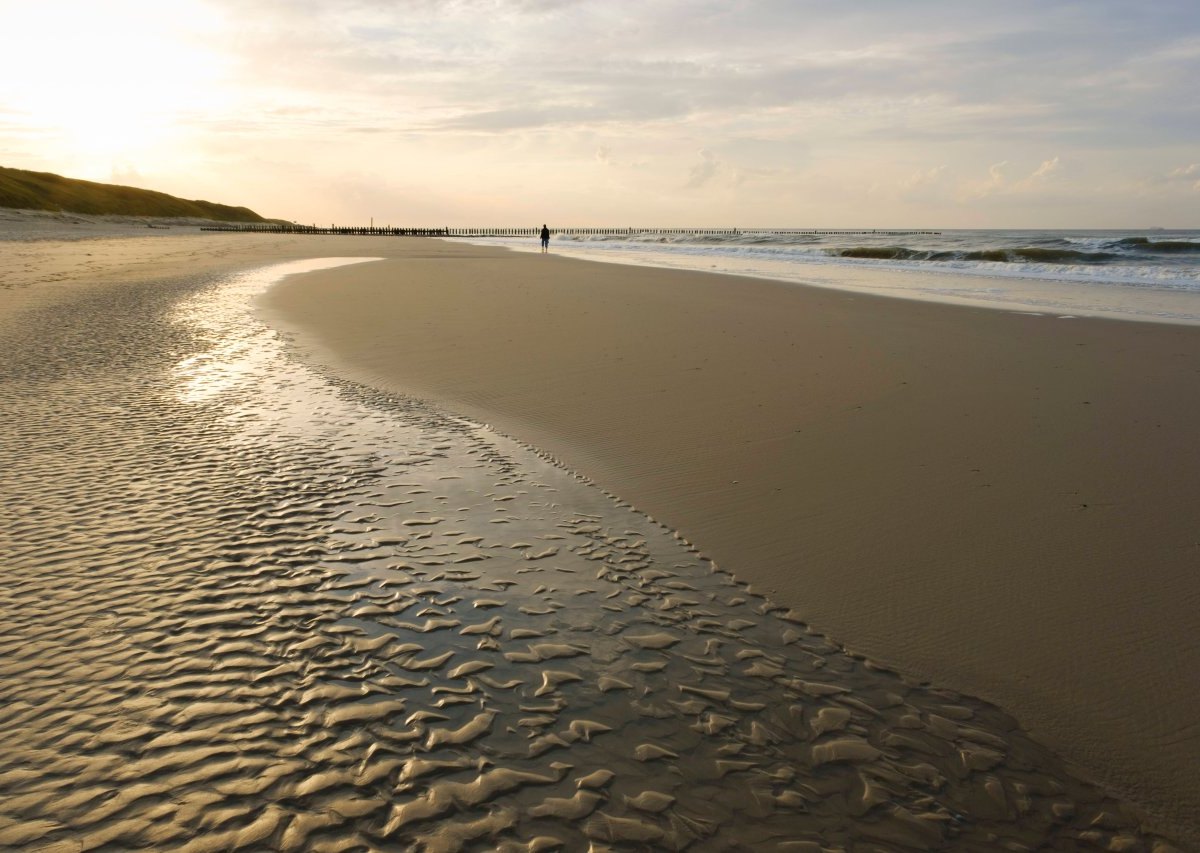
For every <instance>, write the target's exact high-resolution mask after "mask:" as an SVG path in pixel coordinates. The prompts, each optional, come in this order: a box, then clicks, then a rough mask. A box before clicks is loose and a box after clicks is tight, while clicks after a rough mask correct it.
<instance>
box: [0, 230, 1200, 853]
mask: <svg viewBox="0 0 1200 853" xmlns="http://www.w3.org/2000/svg"><path fill="white" fill-rule="evenodd" d="M305 258H357V259H361V258H374V259H378V260H370V261H364V262H361V263H355V264H352V265H348V266H339V267H337V268H334V269H327V270H320V271H314V272H305V273H301V274H296V275H293V276H291V277H289V278H287V279H285V280H284V281H283V282H282V283H279V284H274V285H270V282H269V281H268V280H266V279H263V280H262V281H258V280H257V279H253V278H251V279H244V278H243V279H238V278H236V276H237V275H239V274H242V273H246V272H248V271H251V270H255V269H261V268H263V267H265V266H267V265H271V264H278V263H282V262H287V261H296V260H301V259H305ZM288 269H289V270H293V271H299V270H300V269H302V268H301V267H289V268H288ZM0 282H3V284H2V286H0V346H2V347H3V349H2V351H3V353H4V355H5V358H6V360H7V361H8V363H10V364H12V365H14V372H13V373H12V375H11V376H10V378H9V379H8V380H7V384H6V385H5V387H4V389H3V393H2V394H0V403H3V406H4V408H5V409H6V414H5V417H4V422H5V423H8V424H10V426H9V427H7V429H8V430H9V431H10V433H11V434H10V435H9V436H8V437H7V438H6V442H5V443H6V445H7V446H8V447H10V448H17V447H18V446H19V447H20V448H21V452H20V453H17V452H15V451H14V452H11V453H9V454H7V455H8V457H9V458H7V459H6V460H5V469H4V470H5V471H6V480H5V481H6V487H5V490H6V495H5V497H6V504H7V506H8V507H9V510H8V513H9V515H8V517H7V518H6V527H7V529H8V530H9V539H8V542H7V543H6V550H7V551H8V552H9V553H8V554H7V555H6V561H7V562H9V563H10V564H11V565H13V566H15V567H16V571H18V572H19V575H18V577H19V582H14V583H13V584H12V585H11V588H10V590H9V591H8V592H7V593H6V597H5V599H4V602H3V606H4V614H3V615H4V618H5V620H6V623H7V624H8V625H10V626H12V634H11V637H10V638H9V639H7V640H6V641H5V644H4V646H3V648H2V649H0V675H2V676H3V683H4V685H5V686H4V692H5V697H4V698H5V699H6V708H7V710H6V712H5V713H4V716H3V717H2V718H0V726H3V731H4V732H5V735H6V741H7V742H8V743H9V744H10V746H9V747H8V748H6V751H5V752H6V754H5V755H4V756H3V758H4V761H3V764H2V765H0V845H12V846H25V847H29V848H30V849H42V848H44V849H64V850H65V849H74V848H77V847H78V846H79V844H81V843H82V844H83V845H84V846H85V847H89V848H91V847H104V846H105V845H110V846H111V845H117V846H121V845H137V844H142V845H145V844H150V845H152V846H169V847H173V848H174V847H179V848H181V849H213V847H212V845H214V844H215V845H217V846H218V847H222V848H223V849H233V848H236V847H253V846H254V845H255V844H258V845H266V846H270V847H273V848H276V847H277V848H281V849H302V848H303V849H344V848H345V845H347V844H361V845H367V846H370V845H372V844H378V843H381V840H385V841H390V842H392V843H396V842H398V841H403V842H405V843H408V844H410V845H412V846H419V847H422V848H424V849H431V850H435V849H447V850H450V849H476V848H478V847H480V846H494V847H501V848H504V849H514V850H516V849H522V850H538V849H553V848H554V847H555V846H556V845H557V846H560V847H565V848H566V849H576V848H577V847H578V846H579V845H583V844H588V843H591V844H598V845H599V844H617V845H621V844H624V845H642V846H646V845H650V846H658V847H666V848H672V849H682V848H683V847H685V846H689V845H691V846H692V847H693V848H694V849H728V848H729V846H730V844H731V843H733V842H734V840H736V842H737V843H740V844H743V845H750V846H751V847H753V849H793V850H817V849H821V848H824V849H830V850H836V849H855V850H858V849H880V850H882V849H895V848H897V847H901V848H909V849H980V850H985V849H995V847H996V846H997V845H1000V844H1005V843H1011V844H1015V845H1024V846H1025V847H1033V846H1037V845H1046V846H1049V847H1050V848H1052V849H1076V848H1075V847H1074V846H1072V845H1078V846H1081V847H1082V848H1084V849H1129V850H1136V849H1144V850H1157V851H1164V853H1165V851H1168V850H1170V849H1173V848H1172V847H1171V846H1170V845H1169V844H1167V843H1166V842H1165V841H1162V840H1161V839H1157V838H1155V837H1153V836H1152V835H1150V834H1148V833H1161V834H1162V835H1164V836H1166V837H1168V838H1171V839H1174V840H1175V842H1176V844H1177V845H1182V849H1188V848H1189V846H1196V845H1200V782H1198V781H1197V776H1196V773H1195V767H1196V766H1200V732H1198V731H1197V730H1196V728H1195V723H1194V711H1193V709H1194V708H1195V707H1196V703H1197V699H1200V682H1198V681H1197V679H1196V678H1195V675H1196V674H1197V673H1200V652H1198V651H1197V650H1196V649H1195V646H1194V644H1193V643H1192V642H1191V638H1192V637H1193V636H1194V635H1195V633H1196V631H1197V630H1198V629H1200V608H1198V607H1197V606H1196V605H1197V601H1198V597H1200V596H1198V592H1200V585H1198V582H1197V579H1196V576H1195V571H1194V569H1195V566H1196V565H1197V562H1198V561H1200V539H1198V538H1197V535H1196V530H1198V529H1200V478H1198V477H1197V476H1196V473H1197V472H1198V471H1200V464H1198V463H1200V449H1198V448H1197V446H1196V443H1195V440H1194V437H1195V428H1196V425H1197V424H1198V423H1200V395H1198V393H1197V387H1198V386H1197V379H1198V378H1200V376H1198V373H1200V329H1197V328H1193V327H1185V326H1167V325H1156V324H1148V323H1122V322H1111V321H1099V320H1096V321H1092V320H1069V321H1068V320H1056V319H1053V318H1050V317H1032V316H1023V315H1016V314H1010V313H1005V312H999V311H989V310H984V309H970V308H963V307H951V306H942V305H935V304H925V303H916V302H904V301H899V300H888V299H882V298H871V297H865V296H858V295H851V294H846V293H840V292H836V291H829V290H818V289H812V288H804V287H797V286H794V285H784V284H777V283H773V282H769V281H763V280H754V279H744V278H733V277H725V276H716V275H704V274H697V273H688V272H675V271H665V270H652V269H646V268H635V267H627V266H616V265H604V264H593V263H585V262H579V261H571V260H569V259H564V258H560V257H556V256H554V255H550V256H546V257H542V256H538V255H523V254H517V253H512V252H505V251H501V250H495V249H484V248H479V247H472V246H467V245H462V244H455V243H452V242H447V241H432V240H422V239H417V238H406V239H375V238H335V237H330V238H325V237H293V236H264V235H224V234H221V235H197V234H189V235H178V236H176V235H162V236H154V237H137V238H123V239H102V240H83V241H73V242H57V241H45V240H39V241H32V242H12V243H5V244H0ZM231 282H233V283H231ZM238 282H240V283H238ZM255 282H258V283H255ZM268 285H270V287H269V289H267V290H265V292H264V288H266V287H267V286H268ZM251 300H255V301H256V304H257V306H258V308H257V311H258V315H257V317H258V319H255V318H254V317H253V316H252V315H250V314H248V313H247V307H246V306H247V305H248V304H249V303H250V301H251ZM260 320H265V321H266V323H267V325H266V326H263V325H261V322H260ZM275 330H278V331H279V332H281V333H282V337H280V336H279V335H277V334H276V331H275ZM285 345H286V346H285ZM297 359H299V361H297ZM306 365H307V367H306ZM414 398H415V399H414ZM421 401H428V404H426V403H425V402H421ZM64 412H66V413H71V417H70V418H69V419H66V420H64V417H63V413H64ZM459 415H462V416H465V417H466V418H467V419H468V420H463V419H462V418H459V417H457V416H459ZM64 424H65V426H64ZM477 424H489V425H491V426H492V427H494V428H495V430H496V431H498V433H497V432H493V431H492V430H490V429H484V428H481V427H479V426H477ZM51 425H58V426H57V429H51V428H50V426H51ZM575 474H578V475H580V476H582V477H583V478H585V480H584V481H580V480H578V479H576V478H575V477H574V476H573V475H575ZM591 484H594V485H591ZM610 494H611V495H615V496H616V499H617V500H616V501H614V500H613V499H612V498H611V497H609V495H610ZM710 560H711V561H715V563H716V564H717V565H718V566H719V568H720V570H721V571H714V570H713V568H714V567H713V565H712V563H711V562H710ZM198 579H199V580H198ZM81 602H82V603H81ZM35 613H36V614H37V618H36V619H35V618H32V614H35ZM47 614H49V616H50V617H52V618H49V619H47V618H46V617H47ZM808 629H812V630H811V631H810V630H808ZM813 631H815V632H816V633H813ZM826 638H828V639H826ZM843 649H844V650H843ZM847 652H849V653H847ZM888 669H891V670H894V671H895V672H896V673H898V676H896V675H892V674H890V673H889V672H888V671H887V670H888ZM1009 715H1011V716H1009ZM1027 735H1028V736H1027ZM1091 783H1096V784H1098V785H1099V786H1100V789H1099V790H1097V789H1095V788H1093V787H1091ZM114 792H119V793H114ZM1109 796H1111V797H1115V798H1116V800H1113V799H1109ZM1118 801H1119V802H1118ZM1139 823H1140V824H1141V826H1140V827H1139V826H1138V824H1139ZM727 833H733V835H729V834H727ZM497 839H500V841H497ZM501 842H503V843H501ZM206 845H207V846H206ZM472 845H475V846H474V847H472ZM505 845H510V846H508V847H505Z"/></svg>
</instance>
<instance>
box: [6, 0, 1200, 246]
mask: <svg viewBox="0 0 1200 853" xmlns="http://www.w3.org/2000/svg"><path fill="white" fill-rule="evenodd" d="M0 11H2V12H3V14H4V17H5V20H6V22H7V23H8V25H9V26H8V29H9V32H10V43H9V44H8V45H6V50H5V51H4V53H3V55H0V72H2V73H0V164H3V165H6V166H12V167H16V168H21V169H32V170H37V171H49V172H55V173H57V174H62V175H66V176H69V177H75V178H84V179H87V180H93V181H101V182H105V183H119V184H125V185H131V186H139V187H145V188H148V189H154V190H159V191H162V192H167V193H170V194H172V195H177V196H181V197H184V198H203V199H208V200H210V201H216V202H220V203H223V204H235V205H246V206H248V207H251V208H253V209H254V210H256V211H257V212H259V213H260V214H262V215H264V216H267V217H272V218H284V219H292V220H296V221H299V222H302V223H309V222H314V223H316V224H318V225H321V224H329V223H330V222H337V223H338V224H347V225H349V224H366V223H367V222H368V221H369V220H370V219H372V218H373V219H374V221H375V223H376V224H379V225H386V224H391V225H409V226H434V225H438V226H449V227H458V226H469V225H519V224H522V223H526V222H529V223H541V222H543V221H547V222H551V223H552V224H556V225H561V226H564V227H565V226H575V227H586V226H590V225H606V226H614V225H631V226H645V227H655V226H658V227H670V226H679V227H683V226H688V225H693V226H695V227H699V226H702V225H703V226H710V227H734V226H737V227H767V226H774V227H788V226H791V227H813V228H837V227H845V228H880V229H883V228H910V229H971V228H985V229H995V228H1012V229H1020V228H1087V229H1104V228H1151V227H1163V228H1196V227H1200V105H1198V103H1197V99H1196V98H1195V95H1194V82H1192V83H1189V81H1194V80H1195V79H1197V78H1198V77H1200V8H1198V7H1196V6H1195V4H1194V3H1192V2H1184V0H1164V2H1156V3H1154V4H1153V5H1152V6H1147V5H1146V4H1144V3H1133V2H1119V0H1093V2H1059V0H1053V1H1052V2H1043V3H1036V2H1029V0H1019V2H1014V3H1009V4H1005V5H1004V6H1003V7H997V6H995V5H993V4H985V3H979V2H968V3H962V2H959V3H952V2H948V0H912V2H909V3H906V4H903V9H901V8H899V4H890V3H884V2H881V0H871V1H870V2H860V3H857V4H853V5H852V6H828V5H820V4H815V3H805V2H782V0H781V1H780V2H658V3H651V4H635V3H632V2H624V0H617V2H606V3H600V2H594V1H593V0H547V1H546V2H534V1H533V0H509V1H508V2H505V0H459V2H441V3H438V2H432V0H412V2H400V3H397V2H382V0H360V2H342V3H316V2H284V0H263V2H259V3H256V4H254V6H253V7H250V6H247V5H245V4H239V3H235V2H233V0H179V2H173V3H171V4H163V3H151V2H146V0H114V2H110V3H105V4H93V3H87V2H81V0H48V2H45V3H41V4H36V5H35V4H26V3H18V2H16V0H0Z"/></svg>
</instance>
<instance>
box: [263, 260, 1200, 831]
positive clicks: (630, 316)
mask: <svg viewBox="0 0 1200 853" xmlns="http://www.w3.org/2000/svg"><path fill="white" fill-rule="evenodd" d="M270 305H271V307H272V309H273V310H274V311H275V312H276V316H277V317H280V318H284V319H285V320H286V322H287V323H288V324H294V325H296V326H298V327H301V328H303V329H304V330H305V331H306V332H307V333H308V334H307V335H306V336H304V337H303V338H302V340H303V341H304V342H305V344H308V343H309V342H313V345H314V346H316V345H317V344H318V342H319V346H320V347H321V353H320V355H319V356H318V358H320V359H330V358H336V359H337V361H338V362H339V363H340V365H341V366H342V369H344V370H345V371H346V372H347V375H351V376H354V377H356V378H358V379H362V380H364V381H366V382H369V383H371V384H373V385H377V386H379V387H383V388H390V389H394V390H397V391H402V392H404V393H411V394H415V395H417V396H420V397H425V398H429V399H432V400H436V401H438V402H440V403H442V404H444V405H445V406H447V407H448V408H450V409H452V410H454V411H460V412H463V413H465V414H468V415H470V416H472V417H474V418H478V419H481V420H484V421H486V422H489V423H492V424H494V425H496V426H497V427H498V428H499V429H500V430H502V431H504V432H506V433H509V434H512V435H515V436H518V437H520V438H522V439H524V440H526V441H529V442H531V443H532V444H534V445H535V446H538V447H540V448H543V449H545V450H547V451H548V452H550V453H552V454H553V455H554V456H555V457H557V458H559V459H561V460H562V461H563V462H565V464H566V465H568V466H569V467H570V468H572V469H574V470H576V471H579V472H582V473H584V474H586V475H587V476H589V477H592V478H593V479H595V480H596V481H597V482H599V483H602V484H604V485H605V486H607V487H608V488H610V489H611V490H612V491H614V492H615V493H616V494H618V495H620V496H621V497H623V498H625V499H627V500H629V501H631V502H632V503H633V504H634V505H635V506H636V507H638V508H639V509H641V510H643V511H645V512H647V513H649V514H650V515H652V516H653V517H655V518H657V519H658V520H660V521H662V522H663V523H664V524H666V525H668V526H669V527H672V528H676V529H679V530H681V531H682V532H683V533H684V534H685V535H686V536H687V537H689V538H690V539H691V540H692V541H695V542H697V543H699V544H700V546H701V547H702V548H703V550H704V551H705V553H706V554H708V555H709V556H711V557H713V558H714V559H715V560H717V561H718V562H719V563H720V564H722V565H723V566H725V567H727V568H729V570H730V571H732V572H734V573H735V574H736V575H737V576H738V577H739V578H742V579H744V580H746V581H749V582H751V583H752V584H753V585H754V586H755V587H757V588H759V589H762V590H766V591H769V592H770V593H771V594H772V595H773V596H774V597H775V598H776V599H777V600H779V601H780V602H783V603H785V604H787V605H788V606H790V607H792V608H794V609H795V610H796V611H797V612H798V613H800V614H802V615H803V617H804V618H805V619H806V620H807V621H808V622H809V623H810V624H811V625H813V626H814V627H816V628H817V629H818V630H820V631H822V632H825V633H827V634H828V635H830V636H832V637H833V638H835V639H836V640H837V641H839V642H841V643H844V644H845V645H846V646H847V647H848V648H850V649H852V650H855V651H857V652H861V653H863V654H866V655H869V656H871V657H873V658H875V659H878V660H882V661H885V662H887V663H888V664H890V665H892V666H894V667H896V668H897V669H898V670H899V671H901V672H905V673H908V674H911V675H914V676H918V677H921V678H924V679H928V680H929V681H931V682H932V683H934V684H937V685H942V686H949V687H953V688H955V689H958V690H962V691H965V692H967V693H970V694H973V695H977V696H981V697H984V698H987V699H989V700H991V701H994V702H996V703H997V704H999V705H1000V706H1001V707H1003V708H1005V709H1006V710H1009V711H1010V712H1012V713H1014V714H1015V715H1016V716H1017V717H1018V719H1019V720H1020V721H1021V723H1022V724H1023V725H1024V726H1026V727H1027V728H1028V729H1029V730H1030V731H1031V732H1032V733H1033V734H1034V735H1035V736H1037V737H1038V738H1040V739H1042V740H1043V741H1044V742H1046V743H1049V744H1050V745H1051V746H1052V747H1053V748H1055V749H1056V750H1058V751H1059V752H1060V753H1061V754H1062V755H1064V756H1066V757H1067V758H1068V759H1070V760H1072V761H1073V762H1075V763H1077V764H1078V765H1079V766H1080V767H1082V768H1083V769H1084V771H1085V772H1087V773H1088V774H1089V775H1091V776H1092V777H1093V778H1096V779H1098V780H1100V781H1101V782H1103V783H1104V784H1105V785H1106V786H1108V787H1109V788H1110V789H1111V790H1115V791H1117V792H1119V793H1121V794H1122V795H1123V796H1125V797H1127V798H1129V799H1131V800H1133V801H1134V802H1137V803H1140V804H1141V805H1142V806H1143V807H1144V808H1145V809H1146V810H1147V811H1148V812H1149V813H1150V814H1151V815H1152V816H1153V817H1154V818H1155V819H1156V821H1158V823H1159V825H1161V826H1163V827H1167V828H1170V829H1172V830H1175V831H1176V832H1179V833H1184V834H1185V837H1187V838H1189V839H1190V840H1191V841H1192V842H1193V843H1196V844H1200V772H1198V771H1197V768H1198V767H1200V729H1198V728H1197V725H1196V719H1197V717H1196V708H1197V707H1200V647H1198V646H1197V644H1196V643H1195V642H1194V638H1195V637H1196V636H1197V634H1198V633H1200V575H1198V574H1197V567H1198V566H1200V532H1198V531H1200V443H1198V442H1197V441H1196V434H1197V427H1198V426H1200V329H1197V328H1194V327H1183V326H1168V325H1157V324H1146V323H1130V322H1116V321H1101V320H1084V319H1072V320H1059V319H1054V318H1049V317H1032V316H1023V315H1017V314H1010V313H1004V312H999V311H991V310H985V309H979V310H976V309H970V308H962V307H951V306H942V305H935V304H927V303H918V302H907V301H899V300H889V299H883V298H870V297H863V296H856V295H850V294H845V293H839V292H835V291H827V290H818V289H806V288H802V287H796V286H792V285H783V284H777V283H772V282H768V281H760V280H751V279H739V278H732V277H724V276H706V275H700V274H692V273H681V272H675V271H665V270H651V269H645V268H636V267H628V266H613V265H603V264H589V263H584V262H578V261H571V260H569V259H564V258H560V257H554V256H548V257H541V256H534V255H527V254H519V253H511V252H503V251H497V250H489V249H472V248H468V247H457V246H445V245H438V244H431V245H430V246H429V248H428V250H423V251H414V252H413V253H412V255H411V256H407V257H405V258H403V259H397V260H391V261H384V262H380V263H377V264H370V265H364V266H360V267H355V268H350V269H346V270H338V271H336V272H333V273H327V274H320V273H318V274H314V275H312V276H308V277H303V278H296V279H293V280H291V281H289V282H288V283H286V284H285V285H283V286H281V287H279V288H277V289H276V290H275V291H273V293H272V294H271V297H270Z"/></svg>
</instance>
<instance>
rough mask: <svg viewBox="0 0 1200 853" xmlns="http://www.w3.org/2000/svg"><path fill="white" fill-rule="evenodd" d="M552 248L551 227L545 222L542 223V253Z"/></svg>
mask: <svg viewBox="0 0 1200 853" xmlns="http://www.w3.org/2000/svg"><path fill="white" fill-rule="evenodd" d="M549 250H550V229H549V228H547V227H546V226H545V225H544V224H543V225H542V253H543V254H545V253H546V252H548V251H549Z"/></svg>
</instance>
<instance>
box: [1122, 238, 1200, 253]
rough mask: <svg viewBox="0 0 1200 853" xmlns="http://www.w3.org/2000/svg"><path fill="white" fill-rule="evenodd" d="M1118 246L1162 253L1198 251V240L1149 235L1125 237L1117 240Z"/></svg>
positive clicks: (1199, 250)
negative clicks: (1159, 237)
mask: <svg viewBox="0 0 1200 853" xmlns="http://www.w3.org/2000/svg"><path fill="white" fill-rule="evenodd" d="M1117 244H1118V245H1120V246H1129V247H1133V248H1136V249H1137V250H1139V251H1143V252H1161V253H1163V254H1170V255H1175V254H1185V253H1189V252H1196V253H1200V242H1196V241H1192V240H1151V239H1150V238H1149V237H1126V238H1124V239H1122V240H1118V241H1117Z"/></svg>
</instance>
